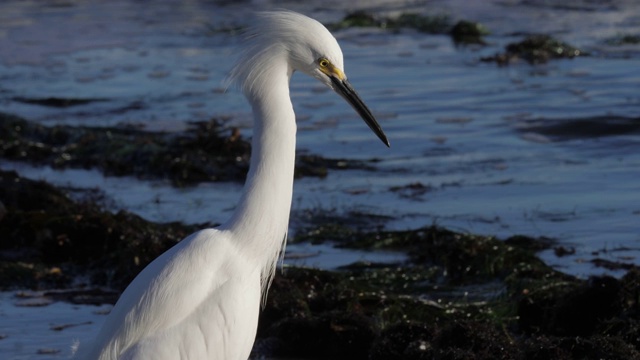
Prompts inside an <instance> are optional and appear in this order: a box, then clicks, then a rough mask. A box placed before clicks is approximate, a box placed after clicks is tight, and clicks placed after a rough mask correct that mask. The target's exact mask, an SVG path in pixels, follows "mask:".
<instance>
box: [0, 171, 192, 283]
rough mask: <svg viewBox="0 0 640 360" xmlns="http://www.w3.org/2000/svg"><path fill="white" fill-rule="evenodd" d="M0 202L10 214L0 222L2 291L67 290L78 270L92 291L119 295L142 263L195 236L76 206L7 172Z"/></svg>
mask: <svg viewBox="0 0 640 360" xmlns="http://www.w3.org/2000/svg"><path fill="white" fill-rule="evenodd" d="M0 198H3V199H4V200H5V204H6V206H7V209H8V213H7V215H6V217H5V219H4V220H3V221H1V222H0V234H2V236H1V241H0V261H4V265H2V266H0V281H1V282H0V288H4V289H6V288H12V287H16V286H19V285H22V286H26V287H30V288H40V287H45V288H47V287H52V286H54V287H62V286H67V285H68V284H69V283H70V282H71V281H72V280H73V278H74V277H75V275H76V274H77V273H78V272H79V271H80V270H82V272H83V273H86V274H88V275H89V277H90V279H91V280H92V281H93V282H94V283H95V284H98V285H110V286H113V287H114V288H124V287H125V286H126V285H127V284H128V283H129V282H130V281H131V280H132V279H133V277H135V275H136V274H137V273H138V272H139V271H140V270H142V268H144V266H146V264H148V263H149V262H150V261H151V260H153V259H155V258H156V257H157V256H158V255H160V254H161V253H162V252H164V251H165V250H166V249H168V248H169V247H170V246H172V245H173V244H175V243H176V242H178V241H179V240H181V239H182V238H184V237H185V236H186V235H188V234H189V233H191V232H193V230H194V227H188V226H183V225H180V224H176V223H170V224H155V223H151V222H148V221H146V220H144V219H142V218H140V217H139V216H136V215H134V214H131V213H128V212H124V211H121V212H118V213H116V214H112V213H110V212H107V211H104V210H102V209H101V208H100V207H99V206H98V205H97V204H93V203H81V202H80V203H76V202H74V201H72V200H71V199H70V198H69V197H68V196H67V195H66V194H65V192H64V191H62V190H60V189H57V188H55V187H53V186H51V185H49V184H47V183H45V182H42V181H32V180H28V179H24V178H21V177H19V176H18V174H17V173H15V172H12V171H9V172H7V171H1V170H0ZM0 264H1V263H0ZM106 269H109V271H106Z"/></svg>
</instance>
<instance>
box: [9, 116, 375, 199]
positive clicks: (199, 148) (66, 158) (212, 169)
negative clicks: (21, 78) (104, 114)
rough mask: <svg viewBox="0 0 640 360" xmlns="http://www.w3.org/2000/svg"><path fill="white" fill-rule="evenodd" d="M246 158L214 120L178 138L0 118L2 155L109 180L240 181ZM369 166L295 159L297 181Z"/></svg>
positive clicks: (241, 143)
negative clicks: (96, 173)
mask: <svg viewBox="0 0 640 360" xmlns="http://www.w3.org/2000/svg"><path fill="white" fill-rule="evenodd" d="M250 154H251V145H250V142H249V141H248V140H246V139H244V138H243V137H242V136H241V134H240V132H239V131H238V130H237V129H227V128H226V127H225V126H224V124H223V122H222V121H220V120H217V119H212V120H211V121H208V122H197V123H191V124H190V127H189V129H187V130H186V131H185V132H182V133H161V132H150V131H144V130H140V129H134V128H126V127H116V128H95V127H84V126H80V127H73V126H65V125H58V126H52V127H46V126H42V125H39V124H35V123H32V122H29V121H27V120H25V119H21V118H18V117H15V116H12V115H7V114H1V113H0V156H2V157H4V158H7V159H11V160H15V161H24V162H28V163H32V164H36V165H49V166H52V167H54V168H84V169H90V168H97V169H100V170H101V171H102V172H104V173H105V174H106V175H111V176H125V175H133V176H137V177H138V178H141V179H168V180H170V181H171V183H172V184H173V185H174V186H180V187H181V186H189V185H195V184H197V183H200V182H212V181H237V182H244V180H245V178H246V174H247V171H248V169H249V157H250ZM373 162H375V159H374V160H371V161H367V162H365V161H352V160H346V159H327V158H322V157H320V156H314V155H309V154H303V155H301V156H299V157H298V162H297V164H296V176H297V177H303V176H316V177H324V176H326V175H327V173H328V171H329V170H340V169H353V168H356V169H364V170H371V169H373V166H372V165H371V164H372V163H373Z"/></svg>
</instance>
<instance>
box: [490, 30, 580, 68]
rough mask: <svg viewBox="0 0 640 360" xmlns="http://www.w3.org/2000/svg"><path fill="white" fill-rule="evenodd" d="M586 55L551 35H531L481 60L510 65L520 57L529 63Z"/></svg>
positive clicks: (541, 62)
mask: <svg viewBox="0 0 640 360" xmlns="http://www.w3.org/2000/svg"><path fill="white" fill-rule="evenodd" d="M586 55H588V54H587V53H586V52H584V51H582V50H580V49H578V48H576V47H573V46H571V45H569V44H567V43H564V42H562V41H560V40H557V39H555V38H553V37H551V36H549V35H529V36H527V37H526V38H525V39H524V40H522V41H520V42H517V43H511V44H508V45H507V46H506V47H505V52H503V53H499V54H496V55H494V56H489V57H483V58H481V59H480V60H481V61H485V62H495V63H497V64H498V65H509V64H511V63H513V62H516V61H518V60H520V59H522V60H525V61H526V62H528V63H529V64H544V63H546V62H548V61H549V60H553V59H572V58H574V57H577V56H586Z"/></svg>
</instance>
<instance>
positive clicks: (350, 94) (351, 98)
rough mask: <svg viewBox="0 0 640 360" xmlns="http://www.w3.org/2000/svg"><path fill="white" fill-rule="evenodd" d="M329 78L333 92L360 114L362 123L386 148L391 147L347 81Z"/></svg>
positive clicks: (378, 125) (333, 77) (374, 119)
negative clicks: (365, 124)
mask: <svg viewBox="0 0 640 360" xmlns="http://www.w3.org/2000/svg"><path fill="white" fill-rule="evenodd" d="M329 78H330V79H331V82H332V83H333V85H334V90H335V91H336V92H337V93H338V94H340V96H342V97H343V98H344V99H345V100H347V102H348V103H349V104H350V105H351V106H352V107H353V108H354V109H355V110H356V111H357V112H358V114H360V116H361V117H362V119H363V120H364V122H366V123H367V125H369V128H370V129H371V130H373V132H374V133H375V134H376V135H377V136H378V138H380V140H382V142H383V143H384V144H385V145H387V147H390V146H391V145H390V144H389V140H388V139H387V136H386V135H385V134H384V131H382V128H381V127H380V124H378V121H377V120H376V118H375V117H373V114H371V111H370V110H369V108H368V107H367V105H365V104H364V102H362V99H360V96H358V93H357V92H356V91H355V90H354V89H353V87H351V84H350V83H349V82H348V81H347V79H346V78H344V80H340V79H339V78H338V77H337V76H335V75H334V76H329Z"/></svg>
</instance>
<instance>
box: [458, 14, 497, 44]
mask: <svg viewBox="0 0 640 360" xmlns="http://www.w3.org/2000/svg"><path fill="white" fill-rule="evenodd" d="M488 34H489V30H487V28H486V27H485V26H484V25H482V24H480V23H478V22H473V21H467V20H460V21H458V22H457V23H456V24H455V25H454V26H453V28H452V29H451V37H452V38H453V42H454V43H456V44H458V45H471V44H478V45H486V42H485V41H484V39H482V37H483V36H485V35H488Z"/></svg>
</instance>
